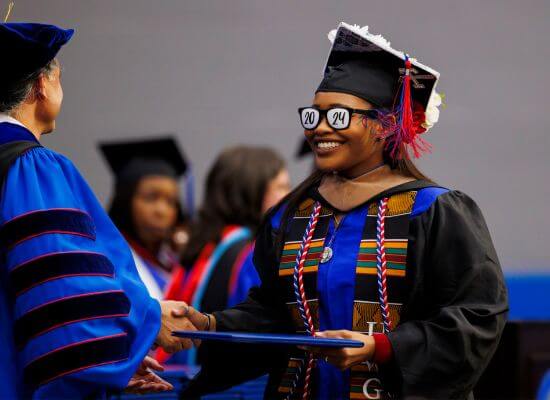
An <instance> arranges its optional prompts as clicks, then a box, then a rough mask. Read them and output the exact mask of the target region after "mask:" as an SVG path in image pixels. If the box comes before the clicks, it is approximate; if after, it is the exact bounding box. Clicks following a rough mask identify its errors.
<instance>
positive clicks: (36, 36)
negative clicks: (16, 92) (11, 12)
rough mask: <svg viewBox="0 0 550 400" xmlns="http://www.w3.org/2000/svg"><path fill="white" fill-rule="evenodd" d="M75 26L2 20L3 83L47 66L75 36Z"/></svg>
mask: <svg viewBox="0 0 550 400" xmlns="http://www.w3.org/2000/svg"><path fill="white" fill-rule="evenodd" d="M73 33H74V30H73V29H61V28H59V27H57V26H55V25H45V24H36V23H24V22H11V23H3V24H0V54H2V56H3V58H4V60H3V61H2V62H1V63H0V82H1V87H2V88H5V87H8V86H9V84H11V83H14V82H17V81H19V80H22V79H24V78H26V77H27V76H29V75H30V74H32V73H34V72H36V71H38V70H40V69H41V68H43V67H45V66H46V65H47V64H48V63H49V62H50V61H51V60H53V59H54V58H55V56H56V55H57V52H58V51H59V49H60V48H61V47H62V46H63V45H64V44H66V43H67V42H68V41H69V40H70V39H71V37H72V36H73Z"/></svg>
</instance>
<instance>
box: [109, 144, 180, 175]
mask: <svg viewBox="0 0 550 400" xmlns="http://www.w3.org/2000/svg"><path fill="white" fill-rule="evenodd" d="M99 147H100V149H101V152H102V153H103V156H104V157H105V160H106V161H107V163H108V164H109V166H110V167H111V170H112V171H113V173H114V174H115V176H116V179H117V183H126V182H132V181H136V180H139V179H140V178H142V177H143V176H146V175H163V176H169V177H172V178H179V177H181V176H182V175H183V174H184V173H185V172H186V171H187V169H188V163H187V162H186V160H185V159H184V157H183V154H182V152H181V151H180V150H179V148H178V145H177V143H176V141H175V139H174V138H173V137H162V138H155V139H145V140H133V141H118V142H105V143H100V145H99Z"/></svg>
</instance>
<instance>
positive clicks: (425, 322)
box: [190, 24, 507, 399]
mask: <svg viewBox="0 0 550 400" xmlns="http://www.w3.org/2000/svg"><path fill="white" fill-rule="evenodd" d="M329 38H330V39H331V40H332V42H333V46H332V49H331V53H330V55H329V59H328V62H327V65H326V68H325V72H324V77H323V79H322V81H321V84H320V85H319V87H318V89H317V91H316V93H315V95H314V98H313V100H312V103H311V105H308V106H306V107H303V108H300V109H299V116H300V119H301V123H302V126H303V127H304V129H305V136H306V138H307V140H308V142H309V144H310V145H311V147H312V149H313V152H314V155H315V163H316V167H317V172H315V173H314V174H313V175H312V176H311V177H309V178H308V179H306V180H305V181H304V182H303V183H302V184H300V185H299V186H298V187H297V188H296V189H295V190H294V191H293V192H292V193H291V194H290V195H289V196H288V197H287V198H286V199H285V200H284V202H283V204H282V205H281V206H280V207H277V208H275V209H274V210H273V212H272V213H271V215H270V216H269V218H267V220H266V221H265V224H264V225H263V227H262V228H261V229H260V232H259V234H258V237H257V241H256V248H255V254H254V263H255V266H256V268H257V270H258V273H259V275H260V278H261V285H260V286H259V287H257V288H254V289H252V290H251V292H250V294H249V297H248V299H247V300H246V301H245V302H243V303H241V304H239V305H238V306H236V307H234V308H232V309H228V310H225V311H222V312H216V313H213V315H207V316H204V315H202V314H199V313H197V312H193V313H192V314H191V319H192V321H193V322H194V323H195V325H197V326H198V327H199V328H203V329H204V328H206V327H208V328H209V329H211V330H214V329H216V330H219V331H228V330H235V331H254V332H274V331H287V332H289V331H294V332H302V333H307V334H309V335H319V336H323V337H341V338H351V339H356V340H360V341H362V342H363V343H364V347H362V348H358V349H340V350H325V351H321V350H319V349H307V350H308V351H302V350H300V351H298V350H296V351H292V352H290V353H289V354H287V355H285V357H283V356H282V355H281V352H280V351H279V352H278V353H276V352H275V353H272V355H273V358H272V360H271V362H266V361H265V359H263V358H262V357H261V354H260V353H258V356H257V357H255V358H246V357H241V358H237V359H234V360H231V364H227V363H225V364H221V365H222V366H220V363H219V360H216V354H215V351H210V352H209V356H210V358H209V362H208V363H207V364H206V365H204V366H203V370H202V372H201V375H200V376H199V377H198V378H197V380H196V381H195V383H194V385H191V387H190V393H191V392H192V391H193V390H196V391H197V392H199V391H201V390H202V389H203V388H206V387H208V385H210V387H215V388H222V387H224V386H226V385H228V384H232V383H235V382H237V381H238V380H239V379H242V377H243V376H244V375H246V374H245V371H246V370H249V371H253V370H254V369H256V372H257V373H258V374H259V373H262V372H265V371H268V372H270V380H269V383H268V386H267V388H266V393H265V395H266V397H267V398H277V397H281V398H303V399H305V398H330V399H334V398H370V399H375V398H387V397H390V396H396V397H424V398H467V397H470V396H471V391H472V388H473V386H474V384H475V383H476V381H477V379H478V378H479V376H480V374H481V373H482V371H483V369H484V367H485V366H486V365H487V363H488V361H489V359H490V358H491V356H492V354H493V352H494V350H495V348H496V346H497V344H498V341H499V337H500V334H501V332H502V329H503V327H504V323H505V320H506V311H507V294H506V289H505V286H504V282H503V277H502V273H501V269H500V266H499V262H498V258H497V255H496V253H495V250H494V248H493V245H492V242H491V238H490V236H489V232H488V230H487V227H486V225H485V222H484V219H483V216H482V214H481V211H480V210H479V208H478V207H477V205H476V204H475V203H474V201H473V200H472V199H471V198H470V197H468V196H467V195H466V194H464V193H462V192H459V191H455V190H450V189H446V188H443V187H440V186H439V185H437V184H435V183H434V182H432V181H430V180H429V179H428V178H426V177H425V176H424V175H423V174H422V173H421V172H419V171H418V169H417V168H415V166H414V165H413V163H412V162H411V157H412V156H415V155H416V156H418V155H420V153H421V152H422V151H423V150H425V149H426V148H427V146H428V145H427V144H426V142H425V141H423V140H422V135H423V133H424V132H425V131H426V130H427V129H428V128H430V127H431V126H432V125H433V123H434V122H435V121H436V120H437V116H438V115H437V109H436V106H437V105H439V102H440V100H439V96H438V95H437V93H436V92H435V85H436V82H437V80H438V77H439V74H438V73H437V72H435V71H433V70H432V69H430V68H428V67H426V66H423V65H422V64H420V63H418V62H417V61H416V60H413V59H411V58H409V57H408V56H407V55H406V54H403V53H401V52H398V51H396V50H394V49H392V48H391V47H390V46H389V43H388V42H386V41H385V40H384V39H383V38H382V37H381V36H375V35H372V34H370V33H368V31H367V29H366V28H359V27H353V26H350V25H347V24H341V25H340V26H339V27H338V29H337V31H335V32H334V31H333V32H332V33H331V34H330V35H329ZM277 354H278V356H277ZM260 365H263V366H268V367H266V369H265V371H263V370H260V369H259V366H260ZM250 376H251V375H249V376H248V377H250Z"/></svg>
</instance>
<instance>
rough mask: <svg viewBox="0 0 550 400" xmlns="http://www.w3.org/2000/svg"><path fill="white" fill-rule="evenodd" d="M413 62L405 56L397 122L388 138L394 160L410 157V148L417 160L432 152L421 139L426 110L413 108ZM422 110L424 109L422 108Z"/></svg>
mask: <svg viewBox="0 0 550 400" xmlns="http://www.w3.org/2000/svg"><path fill="white" fill-rule="evenodd" d="M411 68H412V64H411V60H410V59H409V56H408V55H407V54H405V68H404V69H403V81H402V84H401V93H400V96H399V104H398V107H397V121H396V124H395V126H394V127H393V129H391V131H392V135H391V136H389V137H388V141H387V145H388V146H389V147H390V148H391V156H392V158H394V159H403V158H406V157H408V153H407V149H406V147H405V146H404V145H406V146H408V147H410V148H411V149H412V151H413V155H414V157H415V158H418V157H420V156H421V155H422V153H424V152H427V151H429V150H430V145H429V144H428V143H427V142H426V141H424V140H423V139H422V138H420V136H419V135H420V134H421V133H423V132H425V131H426V129H425V128H424V127H422V124H423V123H424V120H425V110H419V109H416V107H413V101H412V94H411ZM420 108H422V107H420Z"/></svg>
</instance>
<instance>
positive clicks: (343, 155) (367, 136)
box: [304, 92, 384, 178]
mask: <svg viewBox="0 0 550 400" xmlns="http://www.w3.org/2000/svg"><path fill="white" fill-rule="evenodd" d="M313 107H316V108H319V109H321V110H326V109H328V108H332V107H348V108H355V109H361V110H368V109H372V108H373V106H372V105H371V104H370V103H368V102H367V101H365V100H363V99H360V98H359V97H356V96H353V95H350V94H346V93H336V92H318V93H316V94H315V97H314V99H313ZM379 126H380V124H379V123H378V122H377V121H375V120H372V119H367V118H365V116H363V115H360V114H352V116H351V121H350V124H349V127H348V128H347V129H343V130H335V129H334V128H332V127H330V126H329V125H328V124H327V121H326V119H325V118H323V119H322V121H321V122H320V123H319V125H318V126H317V127H316V128H315V129H313V130H305V131H304V134H305V136H306V139H307V141H308V143H309V145H310V146H311V148H312V149H313V154H314V155H315V165H316V167H317V168H318V169H319V170H321V171H324V172H330V171H337V172H338V173H339V174H341V175H343V176H346V177H348V178H353V177H356V176H359V175H361V174H363V173H365V172H367V171H369V170H370V169H372V168H374V167H376V166H378V165H380V164H382V162H383V150H384V141H382V140H379V139H377V133H378V130H379Z"/></svg>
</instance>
